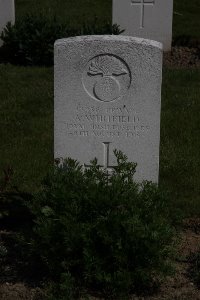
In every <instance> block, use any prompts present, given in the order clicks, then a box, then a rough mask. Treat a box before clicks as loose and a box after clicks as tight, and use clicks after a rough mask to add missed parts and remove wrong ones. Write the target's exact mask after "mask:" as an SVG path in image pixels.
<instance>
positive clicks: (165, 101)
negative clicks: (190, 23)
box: [0, 65, 200, 214]
mask: <svg viewBox="0 0 200 300" xmlns="http://www.w3.org/2000/svg"><path fill="white" fill-rule="evenodd" d="M199 94H200V70H165V71H164V74H163V89H162V123H161V156H160V183H161V184H162V185H164V186H167V187H168V188H169V190H170V191H171V192H172V196H173V200H174V202H175V203H176V205H177V207H180V208H181V207H182V206H183V207H184V209H185V210H186V213H188V214H190V213H192V214H193V213H199V214H200V207H199V205H198V202H199V200H200V177H199V169H200V157H199V149H200V139H199V136H200V123H199V119H200V102H199ZM0 99H2V101H1V102H0V122H1V126H0V136H1V137H2V138H1V145H0V157H1V160H0V168H1V169H3V168H4V167H6V166H9V165H10V166H12V167H13V169H14V171H15V180H14V182H15V183H16V184H17V185H20V186H22V187H23V188H26V189H37V186H38V185H39V183H40V180H41V178H42V177H43V176H44V174H45V172H46V169H47V167H48V166H50V165H51V164H52V162H53V69H52V68H27V67H26V68H24V67H16V66H11V65H8V66H5V65H1V66H0Z"/></svg>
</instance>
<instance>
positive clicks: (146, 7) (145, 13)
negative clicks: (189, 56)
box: [113, 0, 173, 51]
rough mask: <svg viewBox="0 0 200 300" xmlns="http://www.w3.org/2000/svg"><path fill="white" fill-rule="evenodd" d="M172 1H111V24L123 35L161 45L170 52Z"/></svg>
mask: <svg viewBox="0 0 200 300" xmlns="http://www.w3.org/2000/svg"><path fill="white" fill-rule="evenodd" d="M172 18H173V0H113V24H115V23H117V24H118V25H120V28H121V29H125V32H124V33H123V34H125V35H130V36H136V37H141V38H146V39H151V40H155V41H159V42H161V43H163V49H164V51H170V50H171V42H172Z"/></svg>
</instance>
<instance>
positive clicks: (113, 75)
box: [54, 36, 162, 182]
mask: <svg viewBox="0 0 200 300" xmlns="http://www.w3.org/2000/svg"><path fill="white" fill-rule="evenodd" d="M161 72H162V45H161V44H160V43H158V42H154V41H150V40H144V39H140V38H132V37H126V36H82V37H74V38H68V39H61V40H57V41H56V43H55V66H54V76H55V80H54V82H55V103H54V105H55V106H54V156H55V158H61V157H62V158H66V157H72V158H74V159H77V160H78V161H80V162H81V163H83V164H85V165H86V166H89V165H90V161H91V160H92V159H94V158H95V157H96V158H98V162H99V164H100V165H101V166H103V167H106V168H108V169H111V168H112V167H114V166H115V165H116V158H115V156H114V154H113V150H114V149H117V150H121V151H123V152H124V153H125V154H126V155H127V156H128V159H129V160H130V161H134V162H136V163H137V164H138V166H137V172H136V174H135V179H136V180H138V181H142V180H151V181H153V182H158V172H159V140H160V108H161V80H162V73H161Z"/></svg>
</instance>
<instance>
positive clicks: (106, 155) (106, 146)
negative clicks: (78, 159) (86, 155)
mask: <svg viewBox="0 0 200 300" xmlns="http://www.w3.org/2000/svg"><path fill="white" fill-rule="evenodd" d="M110 143H111V142H103V143H102V144H103V146H104V164H103V166H100V167H102V168H105V169H107V170H108V169H114V168H115V167H116V166H110V164H109V156H110V153H109V148H110V147H109V145H110ZM83 166H84V167H86V168H89V167H91V165H86V164H84V165H83Z"/></svg>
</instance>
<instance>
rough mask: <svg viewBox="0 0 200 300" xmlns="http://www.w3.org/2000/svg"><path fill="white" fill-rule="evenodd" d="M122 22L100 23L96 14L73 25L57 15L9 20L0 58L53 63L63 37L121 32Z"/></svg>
mask: <svg viewBox="0 0 200 300" xmlns="http://www.w3.org/2000/svg"><path fill="white" fill-rule="evenodd" d="M121 32H123V31H122V30H120V29H119V26H118V25H113V26H112V25H111V24H109V23H105V24H102V26H101V27H100V26H99V25H98V22H97V19H96V18H95V19H94V21H93V22H92V23H91V24H83V25H82V26H81V27H80V28H72V27H71V26H70V25H69V23H62V22H61V21H59V20H58V19H57V18H56V17H46V16H44V15H37V16H35V15H27V16H25V17H23V18H22V19H20V20H17V21H16V23H15V25H11V23H8V24H7V26H6V28H5V29H4V31H3V33H2V34H1V39H2V40H3V42H4V44H3V46H2V47H1V48H0V62H9V63H12V64H19V65H44V66H51V65H53V45H54V42H55V40H57V39H59V38H67V37H71V36H78V35H90V34H100V35H101V34H119V33H121Z"/></svg>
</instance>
